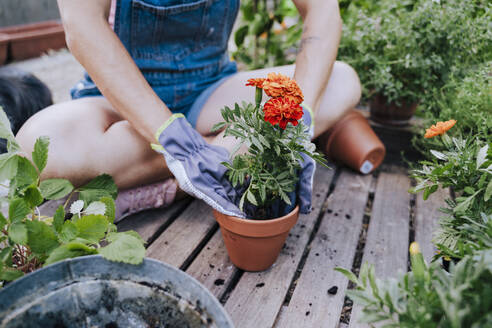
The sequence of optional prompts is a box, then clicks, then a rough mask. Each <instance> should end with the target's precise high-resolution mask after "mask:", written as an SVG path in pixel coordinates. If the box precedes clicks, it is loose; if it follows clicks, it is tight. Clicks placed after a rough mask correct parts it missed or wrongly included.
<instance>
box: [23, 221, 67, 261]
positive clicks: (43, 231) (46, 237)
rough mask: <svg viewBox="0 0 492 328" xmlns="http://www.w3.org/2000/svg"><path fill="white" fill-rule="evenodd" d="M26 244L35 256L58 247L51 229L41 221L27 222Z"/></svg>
mask: <svg viewBox="0 0 492 328" xmlns="http://www.w3.org/2000/svg"><path fill="white" fill-rule="evenodd" d="M26 226H27V243H28V245H29V247H30V248H31V250H32V251H33V252H34V253H37V254H46V253H49V252H50V251H51V250H53V249H54V248H56V247H58V245H59V243H58V239H57V238H56V235H55V232H54V231H53V229H52V228H51V227H50V226H49V225H47V224H46V223H44V222H42V221H27V222H26Z"/></svg>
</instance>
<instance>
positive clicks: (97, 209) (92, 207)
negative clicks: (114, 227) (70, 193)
mask: <svg viewBox="0 0 492 328" xmlns="http://www.w3.org/2000/svg"><path fill="white" fill-rule="evenodd" d="M105 213H106V204H104V203H103V202H100V201H96V202H92V203H90V204H89V206H87V208H86V209H85V210H84V214H87V215H104V214H105Z"/></svg>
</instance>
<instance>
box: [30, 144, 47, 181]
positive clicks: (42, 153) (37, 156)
mask: <svg viewBox="0 0 492 328" xmlns="http://www.w3.org/2000/svg"><path fill="white" fill-rule="evenodd" d="M49 144H50V139H49V138H48V137H47V136H43V137H39V138H38V139H37V140H36V143H35V144H34V150H33V152H32V160H33V162H34V164H36V166H37V168H38V170H39V173H41V172H42V171H43V170H44V168H45V167H46V163H48V146H49Z"/></svg>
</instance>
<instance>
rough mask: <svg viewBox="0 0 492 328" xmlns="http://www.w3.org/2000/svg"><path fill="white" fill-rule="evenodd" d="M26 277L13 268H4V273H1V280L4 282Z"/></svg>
mask: <svg viewBox="0 0 492 328" xmlns="http://www.w3.org/2000/svg"><path fill="white" fill-rule="evenodd" d="M23 275H24V272H22V271H20V270H16V269H11V268H4V269H3V270H2V272H0V280H4V281H13V280H15V279H18V278H20V277H22V276H23Z"/></svg>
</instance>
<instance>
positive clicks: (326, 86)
mask: <svg viewBox="0 0 492 328" xmlns="http://www.w3.org/2000/svg"><path fill="white" fill-rule="evenodd" d="M294 3H295V5H296V6H297V8H298V10H299V12H300V14H301V16H302V18H303V22H304V29H303V34H302V41H301V47H300V49H299V52H298V55H297V60H296V65H295V66H294V65H290V66H282V67H275V68H268V69H262V70H255V71H250V72H239V73H237V72H236V67H235V64H234V63H233V62H230V61H229V57H228V54H227V43H228V38H229V34H230V32H231V29H232V25H233V23H234V20H235V18H236V15H237V12H238V7H239V0H189V1H188V0H186V1H185V0H118V1H117V5H116V12H115V13H116V15H115V21H114V29H113V28H112V27H111V25H110V24H109V22H108V16H109V13H110V9H111V0H99V1H70V0H58V5H59V8H60V13H61V17H62V21H63V24H64V27H65V32H66V38H67V44H68V47H69V49H70V51H71V52H72V54H73V55H74V56H75V58H76V59H77V60H78V61H79V62H80V63H81V64H82V65H83V66H84V67H85V69H86V70H87V72H88V74H89V75H90V77H91V79H89V78H86V79H85V80H83V81H82V82H81V83H79V85H77V86H76V87H75V88H74V90H73V91H72V96H73V97H74V98H75V99H74V100H72V101H69V102H65V103H61V104H56V105H53V106H51V107H48V108H47V109H46V110H43V111H41V112H40V113H38V114H36V115H35V116H33V117H32V118H31V119H30V120H28V122H26V124H25V125H24V126H23V127H22V128H21V130H20V131H19V133H18V134H17V139H18V141H19V143H20V144H21V146H22V147H23V149H24V150H25V151H26V152H27V153H30V152H31V151H32V149H33V146H34V142H35V140H36V138H37V137H38V136H40V135H48V136H49V137H50V140H51V144H50V151H49V161H48V165H47V168H46V170H45V171H44V173H43V178H53V177H65V178H68V179H69V180H71V181H72V182H73V183H74V184H75V185H80V184H83V183H85V182H87V181H88V180H90V179H91V178H93V177H95V176H96V175H98V174H101V173H108V174H110V175H112V176H113V178H114V180H115V182H116V184H117V185H118V187H119V188H120V189H123V190H124V191H123V192H122V193H120V196H119V197H118V200H117V207H118V211H119V213H120V214H125V213H131V212H134V211H137V210H140V209H143V208H148V207H158V206H161V205H165V204H168V203H170V202H171V201H172V199H173V198H174V194H175V191H176V184H175V183H173V182H172V181H173V180H169V178H170V177H171V173H170V171H169V170H168V169H167V167H166V163H165V161H164V160H163V158H162V155H160V154H158V153H156V152H154V151H153V150H152V149H151V148H150V147H149V144H150V143H155V137H154V133H155V132H156V131H157V129H158V128H159V127H160V126H161V125H162V123H163V122H165V121H166V120H167V119H168V118H169V117H170V116H171V115H172V112H180V113H183V114H184V115H185V116H186V118H187V119H188V121H189V122H190V123H191V124H192V125H193V126H194V127H195V129H196V130H197V131H198V132H199V133H200V134H201V135H203V136H204V137H205V138H206V140H207V141H208V142H209V143H210V144H212V145H219V146H223V147H225V148H227V149H231V148H232V143H233V142H232V140H230V139H224V138H223V137H222V135H220V134H219V135H212V134H211V133H210V130H211V128H212V126H213V125H214V124H215V123H217V122H219V121H221V120H222V118H221V115H220V108H222V107H223V106H225V105H232V104H234V103H235V102H239V101H241V100H246V101H253V94H254V93H253V92H251V89H250V88H246V87H244V84H245V81H246V80H248V79H249V78H255V77H264V76H266V75H267V73H268V72H278V73H282V74H285V75H288V76H293V77H294V78H295V80H296V81H297V82H298V84H299V85H300V87H301V89H302V90H303V93H304V98H305V101H304V102H305V103H306V104H307V105H309V106H310V107H311V108H312V109H313V111H314V114H315V119H314V120H315V131H314V137H317V136H319V135H320V134H321V133H323V132H325V131H327V130H328V129H329V128H330V127H331V126H332V125H333V124H334V123H335V122H336V121H337V120H338V119H339V118H340V117H342V116H343V115H344V114H345V113H346V112H347V111H348V110H350V109H352V108H353V107H354V106H355V105H356V104H357V103H358V101H359V98H360V83H359V80H358V77H357V74H356V73H355V72H354V70H353V69H351V68H350V67H349V66H348V65H346V64H344V63H341V62H335V58H336V54H337V48H338V44H339V40H340V35H341V26H342V22H341V19H340V14H339V8H338V2H337V0H294ZM96 85H97V87H96ZM151 183H152V184H151ZM148 184H151V185H148ZM147 185H148V186H147ZM139 186H144V187H139ZM166 195H167V196H166Z"/></svg>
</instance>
